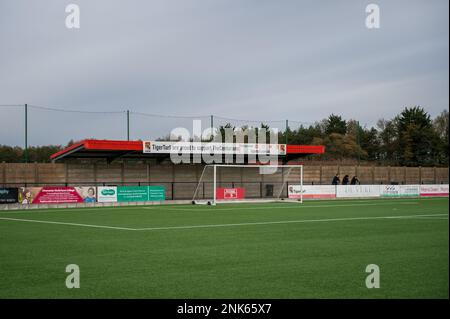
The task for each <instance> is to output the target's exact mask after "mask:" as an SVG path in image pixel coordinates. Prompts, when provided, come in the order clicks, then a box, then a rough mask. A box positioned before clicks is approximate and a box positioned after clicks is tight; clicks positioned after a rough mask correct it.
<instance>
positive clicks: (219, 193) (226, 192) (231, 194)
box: [216, 187, 245, 200]
mask: <svg viewBox="0 0 450 319" xmlns="http://www.w3.org/2000/svg"><path fill="white" fill-rule="evenodd" d="M216 198H217V199H224V200H233V199H243V198H245V188H241V187H237V188H218V189H217V190H216Z"/></svg>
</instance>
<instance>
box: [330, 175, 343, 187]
mask: <svg viewBox="0 0 450 319" xmlns="http://www.w3.org/2000/svg"><path fill="white" fill-rule="evenodd" d="M340 183H341V180H340V179H339V173H338V174H336V175H334V177H333V180H332V181H331V185H339V184H340Z"/></svg>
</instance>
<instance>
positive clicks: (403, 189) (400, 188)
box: [380, 185, 420, 197]
mask: <svg viewBox="0 0 450 319" xmlns="http://www.w3.org/2000/svg"><path fill="white" fill-rule="evenodd" d="M419 193H420V188H419V185H382V186H381V191H380V196H381V197H408V196H412V197H417V196H419Z"/></svg>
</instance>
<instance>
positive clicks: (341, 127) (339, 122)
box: [325, 114, 347, 135]
mask: <svg viewBox="0 0 450 319" xmlns="http://www.w3.org/2000/svg"><path fill="white" fill-rule="evenodd" d="M332 133H338V134H342V135H343V134H345V133H347V122H346V121H345V120H343V119H342V117H341V116H338V115H334V114H331V115H330V116H329V117H328V119H327V120H326V124H325V134H327V135H330V134H332Z"/></svg>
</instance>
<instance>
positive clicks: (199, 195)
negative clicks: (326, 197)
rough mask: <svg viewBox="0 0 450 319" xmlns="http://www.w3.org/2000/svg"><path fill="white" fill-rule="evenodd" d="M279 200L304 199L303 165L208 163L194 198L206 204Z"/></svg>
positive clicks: (298, 201)
mask: <svg viewBox="0 0 450 319" xmlns="http://www.w3.org/2000/svg"><path fill="white" fill-rule="evenodd" d="M288 188H291V189H288ZM292 189H295V196H290V195H292V194H293V192H292ZM278 201H280V202H295V203H303V165H260V164H258V165H254V164H248V165H242V164H239V165H238V164H229V165H227V164H208V165H205V166H204V168H203V171H202V174H201V175H200V179H199V181H198V184H197V186H196V188H195V191H194V195H193V198H192V204H206V205H216V204H219V203H237V202H239V203H242V202H247V203H248V202H256V203H258V202H278Z"/></svg>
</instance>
